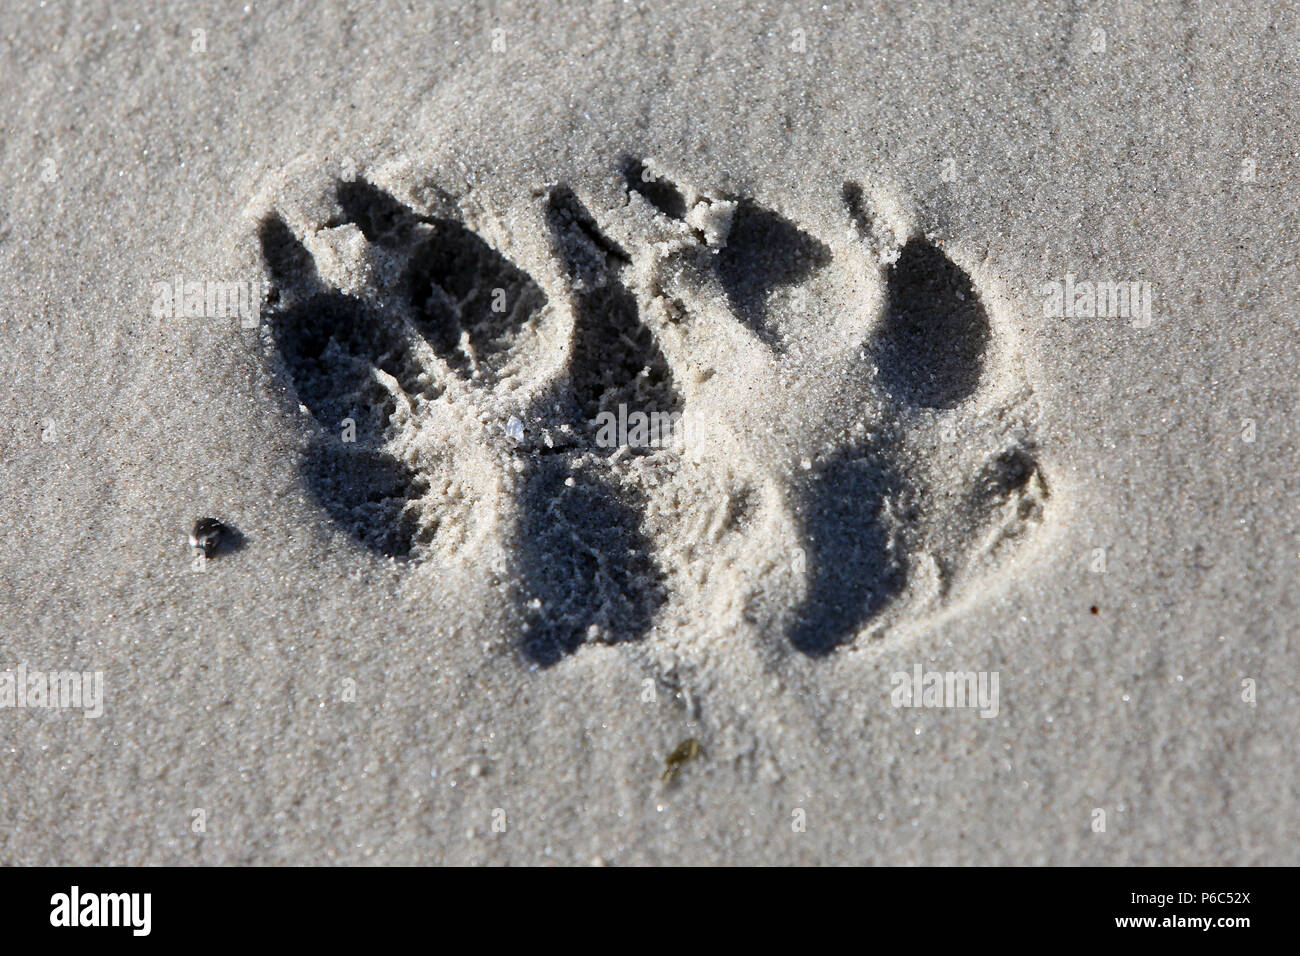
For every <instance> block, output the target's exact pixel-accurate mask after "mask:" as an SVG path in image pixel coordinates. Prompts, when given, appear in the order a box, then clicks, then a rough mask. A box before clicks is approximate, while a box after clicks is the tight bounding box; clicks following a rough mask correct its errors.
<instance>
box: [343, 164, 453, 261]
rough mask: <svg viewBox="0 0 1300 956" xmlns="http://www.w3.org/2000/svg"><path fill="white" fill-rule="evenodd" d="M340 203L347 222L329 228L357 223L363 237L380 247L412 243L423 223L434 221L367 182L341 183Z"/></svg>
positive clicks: (359, 180) (344, 220) (362, 180)
mask: <svg viewBox="0 0 1300 956" xmlns="http://www.w3.org/2000/svg"><path fill="white" fill-rule="evenodd" d="M338 201H339V206H340V207H341V208H342V210H343V218H342V219H340V220H331V221H330V222H328V223H326V225H327V226H340V225H343V224H344V223H348V222H351V223H355V224H356V227H357V228H358V229H360V230H361V234H362V235H363V236H365V237H366V239H367V240H369V241H370V242H373V243H376V244H377V245H384V246H396V245H401V244H403V243H406V242H410V241H411V237H412V236H413V234H414V233H415V229H416V226H417V225H418V224H419V223H422V222H424V223H427V222H432V221H433V220H432V219H430V218H428V217H426V216H420V215H418V214H417V213H416V212H415V211H414V210H412V209H411V208H409V207H408V206H406V205H405V204H403V203H402V202H401V201H399V200H398V199H396V198H394V197H393V196H391V195H389V194H388V193H386V192H384V191H383V190H382V189H380V188H379V187H377V186H374V185H372V184H371V183H368V182H366V181H365V180H364V179H357V180H354V181H352V182H344V183H339V187H338Z"/></svg>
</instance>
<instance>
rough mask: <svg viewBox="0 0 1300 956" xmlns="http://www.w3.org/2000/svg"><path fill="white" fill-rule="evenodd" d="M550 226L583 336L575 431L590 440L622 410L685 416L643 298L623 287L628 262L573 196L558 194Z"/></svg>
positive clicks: (573, 364) (575, 364) (577, 355)
mask: <svg viewBox="0 0 1300 956" xmlns="http://www.w3.org/2000/svg"><path fill="white" fill-rule="evenodd" d="M547 221H548V223H549V224H550V227H551V232H552V236H553V238H554V240H555V246H556V250H557V252H558V254H559V255H560V257H561V260H562V262H563V265H564V269H565V272H566V274H567V275H568V276H569V277H570V279H571V280H572V284H573V289H574V308H575V313H576V314H575V325H576V329H575V333H574V347H573V355H572V358H571V361H570V365H569V375H568V382H567V387H568V389H569V390H570V393H571V394H570V401H569V403H568V404H570V406H571V408H572V411H571V413H570V414H571V416H572V419H573V420H572V421H571V424H572V425H573V427H574V428H575V430H577V431H578V432H579V433H580V434H583V433H590V432H591V431H592V424H591V423H592V422H593V421H594V420H595V418H596V416H597V415H598V414H599V413H600V412H602V411H608V412H611V413H613V414H615V415H617V414H618V406H619V405H620V404H621V405H625V406H626V408H627V411H628V412H629V413H630V412H633V411H641V412H644V413H646V414H654V413H660V414H669V415H671V414H674V413H678V412H680V411H681V407H682V399H681V396H680V395H679V394H678V392H677V390H676V389H675V388H674V386H673V377H672V372H671V370H670V369H669V366H668V361H667V359H665V358H664V355H663V353H662V352H661V351H660V349H659V346H658V344H657V343H656V342H655V338H654V335H653V333H652V332H651V331H650V329H649V328H647V327H646V325H645V324H644V323H643V322H642V321H641V317H640V311H639V309H638V308H637V303H636V297H635V296H633V295H632V293H631V292H630V291H628V289H627V288H626V287H624V285H623V284H622V282H620V281H619V278H618V274H617V266H618V264H619V262H620V261H621V260H619V259H618V257H617V256H613V255H612V254H610V253H609V252H608V251H607V250H608V247H609V246H610V245H612V243H610V242H609V241H608V240H605V239H604V237H603V236H601V234H600V232H599V230H598V229H597V227H596V224H595V222H594V220H592V218H591V215H590V214H589V213H588V212H587V210H586V209H585V208H584V207H583V206H582V204H581V203H580V202H579V201H578V199H577V197H575V196H574V195H573V194H572V193H571V192H569V191H568V190H556V191H555V192H554V193H553V194H552V197H551V202H550V205H549V207H548V210H547ZM579 224H581V225H579ZM615 248H617V247H615ZM597 450H598V451H600V452H603V453H606V454H608V453H611V452H613V451H614V450H615V449H613V448H599V449H597Z"/></svg>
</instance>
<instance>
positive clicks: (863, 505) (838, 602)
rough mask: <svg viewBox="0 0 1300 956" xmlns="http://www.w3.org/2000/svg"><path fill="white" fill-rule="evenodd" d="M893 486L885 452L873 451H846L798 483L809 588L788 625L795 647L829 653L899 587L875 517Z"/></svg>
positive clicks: (899, 571)
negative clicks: (800, 483)
mask: <svg viewBox="0 0 1300 956" xmlns="http://www.w3.org/2000/svg"><path fill="white" fill-rule="evenodd" d="M897 486H898V476H897V475H896V474H895V473H894V471H893V468H892V465H891V464H890V460H889V456H888V455H887V454H884V453H882V452H881V451H880V450H878V449H870V450H858V449H852V448H849V449H845V450H843V451H841V452H840V453H839V454H837V455H835V456H834V457H833V458H832V459H830V460H829V461H827V462H826V463H825V464H823V465H821V466H820V467H818V468H817V469H816V470H815V471H813V472H812V474H811V475H810V476H809V477H808V478H807V479H806V480H805V481H804V482H803V485H802V488H801V489H800V490H801V502H800V517H801V520H802V524H803V532H804V542H805V548H806V550H807V554H806V571H807V575H808V589H807V593H806V597H805V599H804V601H803V603H802V604H801V605H800V606H799V607H798V608H796V610H795V613H794V616H793V619H792V622H791V626H790V629H789V631H788V636H789V639H790V642H791V643H792V644H793V645H794V647H795V649H796V650H798V651H801V652H802V653H804V654H807V655H809V656H810V657H821V656H824V655H826V654H829V653H830V652H832V651H834V650H835V649H836V648H837V647H839V646H841V645H842V644H845V643H847V642H849V641H850V640H852V638H853V636H854V635H855V634H856V633H857V631H858V630H859V629H860V628H861V627H862V626H863V625H864V624H865V623H866V622H867V621H869V620H870V619H871V618H872V617H874V616H875V615H876V614H877V613H878V612H880V611H881V610H882V609H883V608H884V607H885V605H886V604H887V603H888V602H889V600H890V599H891V598H892V597H894V595H896V594H897V593H898V592H899V591H900V590H901V589H902V588H903V585H904V584H905V582H906V571H907V569H906V565H905V564H904V561H903V556H902V555H897V554H893V553H892V552H891V550H890V548H889V533H888V530H887V529H886V527H885V525H884V523H883V521H882V516H881V511H882V509H883V507H884V503H885V501H886V499H887V498H888V497H889V496H890V495H891V494H892V493H893V492H895V491H897Z"/></svg>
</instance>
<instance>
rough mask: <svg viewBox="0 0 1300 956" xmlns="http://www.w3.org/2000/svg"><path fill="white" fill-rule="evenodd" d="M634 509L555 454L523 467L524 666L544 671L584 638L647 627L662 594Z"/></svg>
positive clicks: (621, 637) (610, 638)
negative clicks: (525, 472)
mask: <svg viewBox="0 0 1300 956" xmlns="http://www.w3.org/2000/svg"><path fill="white" fill-rule="evenodd" d="M625 497H626V498H628V499H629V500H627V501H625V500H623V499H624V498H625ZM639 506H640V502H639V501H638V500H637V498H636V496H635V495H630V494H626V493H623V494H620V492H619V491H618V489H617V488H615V487H614V486H613V485H612V483H611V482H610V481H609V480H608V479H607V478H604V477H603V476H601V475H599V474H598V473H596V472H594V471H592V470H589V469H582V468H578V467H575V466H574V465H573V463H572V462H570V461H565V460H563V459H561V458H559V457H558V456H551V457H549V458H543V459H542V460H540V461H539V462H537V463H536V464H535V465H534V466H533V467H532V468H530V470H529V473H528V477H527V480H526V482H525V491H524V501H523V520H522V525H521V527H520V540H521V541H522V542H523V546H522V553H521V555H520V573H521V576H522V578H523V582H524V590H525V593H526V594H527V605H526V612H525V623H524V638H523V644H522V649H523V652H524V655H525V656H526V657H527V658H528V659H529V660H530V661H532V662H533V663H536V664H540V665H542V666H544V667H545V666H550V665H552V664H555V663H557V662H559V661H560V660H561V659H562V658H563V656H564V655H565V654H571V653H573V652H574V651H576V650H577V649H578V648H579V647H580V646H582V644H583V643H584V642H586V641H588V640H598V641H602V642H604V643H617V642H619V641H631V640H637V639H638V638H640V637H641V636H642V635H644V634H645V632H646V631H647V630H648V629H649V627H650V625H651V623H652V621H653V617H654V613H655V611H656V610H658V608H659V606H660V605H662V604H663V602H664V593H663V589H662V587H661V586H660V585H659V580H658V579H659V574H658V571H657V570H656V568H655V567H654V563H653V561H652V560H651V544H650V541H649V540H648V539H647V538H646V536H645V535H644V534H643V533H642V532H641V529H640V514H639Z"/></svg>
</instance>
